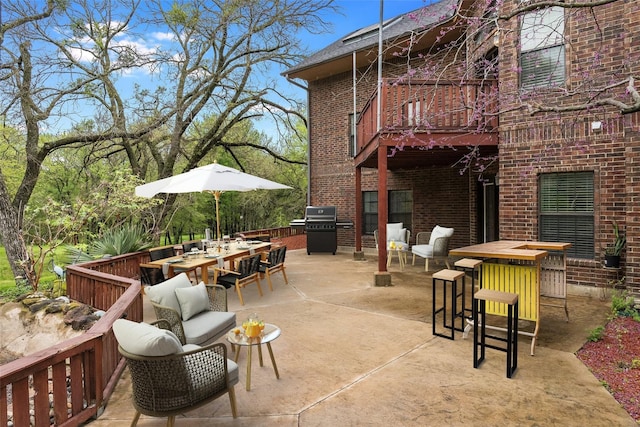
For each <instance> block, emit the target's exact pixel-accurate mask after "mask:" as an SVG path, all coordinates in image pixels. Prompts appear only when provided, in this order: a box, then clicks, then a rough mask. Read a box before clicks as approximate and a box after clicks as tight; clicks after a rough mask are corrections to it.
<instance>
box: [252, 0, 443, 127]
mask: <svg viewBox="0 0 640 427" xmlns="http://www.w3.org/2000/svg"><path fill="white" fill-rule="evenodd" d="M430 3H431V1H429V0H383V4H382V6H383V19H385V20H386V19H390V18H393V17H395V16H398V15H400V14H403V13H407V12H411V11H414V10H416V9H420V8H421V7H424V6H426V5H428V4H430ZM334 4H335V5H336V6H337V7H338V8H339V9H340V10H339V13H330V14H329V13H327V15H326V16H324V19H325V21H327V22H330V23H331V24H332V26H333V28H332V31H331V32H327V33H324V34H300V37H301V38H302V42H303V48H306V49H308V51H309V53H314V52H316V51H318V50H320V49H322V48H324V47H326V46H328V45H330V44H331V43H333V42H335V41H336V40H338V39H340V38H342V37H343V36H345V35H347V34H349V33H352V32H354V31H356V30H359V29H360V28H364V27H367V26H369V25H373V24H377V23H378V22H380V0H336V1H334ZM281 71H284V70H281ZM278 81H279V82H281V84H282V86H283V88H282V89H283V90H284V91H285V92H286V93H289V94H292V95H293V96H295V97H296V98H298V99H300V100H304V99H305V98H306V94H305V92H304V91H303V90H302V89H300V88H298V87H296V86H295V85H293V84H291V83H289V82H287V80H286V79H285V78H284V77H282V76H280V77H279V80H278ZM299 83H302V84H305V82H302V81H299ZM279 85H280V83H279ZM254 123H255V126H256V128H257V129H259V130H260V131H263V132H265V133H267V134H268V135H272V129H271V124H270V122H268V121H267V120H266V119H265V120H256V121H255V122H254ZM274 136H275V135H274Z"/></svg>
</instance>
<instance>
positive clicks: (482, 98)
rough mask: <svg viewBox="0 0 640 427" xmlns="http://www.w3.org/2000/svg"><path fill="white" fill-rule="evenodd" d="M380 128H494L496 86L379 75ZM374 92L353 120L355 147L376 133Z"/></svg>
mask: <svg viewBox="0 0 640 427" xmlns="http://www.w3.org/2000/svg"><path fill="white" fill-rule="evenodd" d="M381 93H382V98H381V108H380V127H381V129H380V130H381V132H386V133H393V132H402V131H406V130H409V129H411V130H412V131H413V132H429V133H448V132H473V133H479V132H494V131H495V130H496V129H497V125H498V117H497V115H496V114H495V113H497V111H498V101H497V96H498V86H497V82H496V81H493V80H477V81H466V82H464V83H460V82H457V83H456V82H443V81H428V80H410V81H407V82H399V81H398V80H396V79H383V82H382V88H381ZM377 118H378V93H377V92H376V93H374V94H373V95H372V96H371V98H370V99H369V101H368V102H367V104H366V105H365V107H364V108H363V109H362V112H361V114H360V118H359V120H358V124H357V145H358V150H360V149H362V148H363V147H364V146H366V145H367V144H368V143H369V142H370V141H371V140H372V139H373V138H374V137H375V136H376V135H377V134H378V130H377Z"/></svg>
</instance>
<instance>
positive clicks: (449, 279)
mask: <svg viewBox="0 0 640 427" xmlns="http://www.w3.org/2000/svg"><path fill="white" fill-rule="evenodd" d="M431 277H432V281H433V301H432V304H431V307H432V311H433V319H432V322H431V323H432V333H433V335H437V336H439V337H444V338H449V339H450V340H452V339H454V333H455V331H456V330H458V331H461V332H463V331H464V299H463V300H462V302H463V306H462V309H461V310H460V311H458V298H459V297H462V298H464V285H465V283H464V282H465V273H464V271H457V270H449V269H444V270H440V271H438V272H436V273H433V276H431ZM459 279H462V292H458V285H457V284H458V280H459ZM438 281H440V282H441V283H442V306H441V307H439V308H436V287H437V283H438ZM447 287H451V324H450V325H447ZM440 312H442V316H443V318H442V326H443V327H444V328H446V329H450V330H451V335H445V334H443V333H440V332H436V323H437V322H436V315H437V314H438V313H440ZM456 317H459V318H460V328H456V327H455V320H456Z"/></svg>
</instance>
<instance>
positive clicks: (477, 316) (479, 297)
mask: <svg viewBox="0 0 640 427" xmlns="http://www.w3.org/2000/svg"><path fill="white" fill-rule="evenodd" d="M487 301H489V302H493V303H499V304H506V305H507V337H506V338H504V337H500V336H496V335H487V333H486V327H487V326H486V320H487V311H486V308H487ZM479 323H480V334H478V324H479ZM487 338H490V339H493V340H497V341H502V342H506V343H507V346H506V348H505V347H500V346H498V345H493V344H487V343H486V339H487ZM478 347H480V357H478ZM486 347H489V348H493V349H495V350H500V351H504V352H506V353H507V378H511V376H512V375H513V373H514V372H515V370H516V368H517V367H518V294H514V293H510V292H501V291H494V290H492V289H484V288H483V289H480V290H479V291H478V292H476V293H475V294H474V295H473V367H474V368H478V367H479V366H480V364H481V363H482V362H483V361H484V356H485V348H486Z"/></svg>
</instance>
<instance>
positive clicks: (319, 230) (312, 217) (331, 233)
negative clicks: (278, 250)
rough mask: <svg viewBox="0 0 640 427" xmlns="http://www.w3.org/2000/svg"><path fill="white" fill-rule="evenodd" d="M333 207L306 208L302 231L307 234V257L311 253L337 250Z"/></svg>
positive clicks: (334, 210)
mask: <svg viewBox="0 0 640 427" xmlns="http://www.w3.org/2000/svg"><path fill="white" fill-rule="evenodd" d="M336 222H337V217H336V207H335V206H307V209H306V211H305V218H304V229H305V231H306V233H307V255H311V252H331V253H333V254H334V255H335V254H336V250H337V249H338V233H337V226H336Z"/></svg>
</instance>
